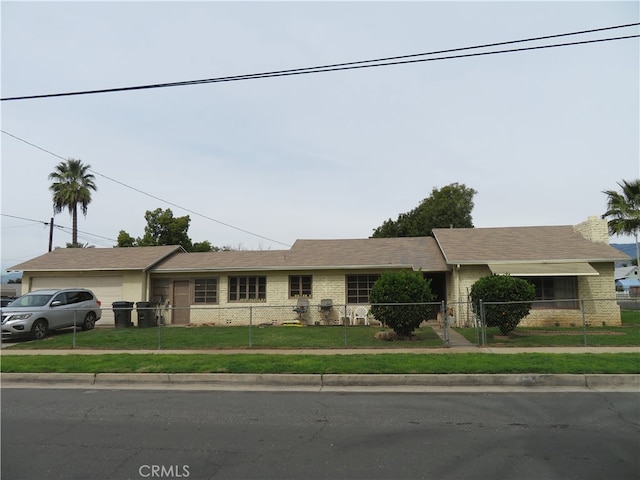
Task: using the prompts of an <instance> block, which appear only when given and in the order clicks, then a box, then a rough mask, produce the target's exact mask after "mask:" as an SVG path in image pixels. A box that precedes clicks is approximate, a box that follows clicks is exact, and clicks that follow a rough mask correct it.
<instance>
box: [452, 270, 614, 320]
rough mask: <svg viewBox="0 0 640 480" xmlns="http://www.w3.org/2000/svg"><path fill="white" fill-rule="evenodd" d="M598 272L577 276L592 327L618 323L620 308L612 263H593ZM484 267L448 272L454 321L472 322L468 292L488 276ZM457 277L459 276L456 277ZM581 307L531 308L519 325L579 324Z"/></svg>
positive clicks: (580, 293) (488, 271) (586, 315)
mask: <svg viewBox="0 0 640 480" xmlns="http://www.w3.org/2000/svg"><path fill="white" fill-rule="evenodd" d="M591 266H592V267H593V268H594V269H595V270H596V271H597V272H598V275H593V276H591V275H589V276H581V277H578V296H579V298H580V299H582V300H584V314H585V321H586V322H587V323H588V324H590V325H593V326H602V325H603V324H606V325H620V324H621V316H620V307H619V306H618V304H617V302H616V295H615V282H614V265H613V263H612V262H607V263H592V264H591ZM490 274H491V271H490V270H489V268H488V267H486V266H465V265H462V266H461V267H460V269H459V271H458V270H457V268H456V267H454V270H453V271H452V272H451V273H449V274H448V275H447V303H448V306H453V308H454V309H455V318H456V324H457V325H459V326H465V325H470V324H472V323H473V312H472V310H471V308H470V304H469V301H470V299H469V297H468V293H469V291H470V290H471V286H472V285H473V284H474V283H475V282H476V281H477V280H478V279H480V278H482V277H484V276H487V275H490ZM456 277H458V278H456ZM582 321H583V320H582V310H581V309H577V310H576V309H532V310H531V313H530V314H529V315H528V316H527V317H525V318H524V319H522V321H521V322H520V325H521V326H529V327H533V326H554V325H555V324H556V323H558V324H559V325H561V326H571V325H572V324H573V325H582Z"/></svg>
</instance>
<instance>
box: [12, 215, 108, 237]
mask: <svg viewBox="0 0 640 480" xmlns="http://www.w3.org/2000/svg"><path fill="white" fill-rule="evenodd" d="M0 215H2V216H3V217H8V218H15V219H17V220H25V221H27V222H33V223H41V224H43V225H45V226H50V225H51V221H45V220H35V219H33V218H26V217H19V216H17V215H9V214H7V213H0ZM53 226H54V227H55V228H57V229H59V230H63V231H65V232H71V231H72V230H73V229H72V228H71V227H66V226H64V225H59V224H57V223H55V222H54V223H53ZM78 233H79V234H83V235H88V236H89V237H84V238H86V239H92V238H101V239H103V240H108V241H110V242H116V243H117V240H115V239H113V238H109V237H103V236H102V235H97V234H95V233H90V232H84V231H82V230H78Z"/></svg>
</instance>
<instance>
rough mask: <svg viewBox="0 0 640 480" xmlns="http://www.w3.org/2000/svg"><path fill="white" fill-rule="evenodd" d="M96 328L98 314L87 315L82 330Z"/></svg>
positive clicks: (90, 313)
mask: <svg viewBox="0 0 640 480" xmlns="http://www.w3.org/2000/svg"><path fill="white" fill-rule="evenodd" d="M95 326H96V314H95V313H93V312H89V313H87V316H86V317H84V322H83V323H82V330H93V327H95Z"/></svg>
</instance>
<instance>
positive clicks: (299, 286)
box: [289, 275, 311, 298]
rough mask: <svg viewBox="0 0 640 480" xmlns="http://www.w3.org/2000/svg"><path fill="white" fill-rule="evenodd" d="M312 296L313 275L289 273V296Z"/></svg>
mask: <svg viewBox="0 0 640 480" xmlns="http://www.w3.org/2000/svg"><path fill="white" fill-rule="evenodd" d="M310 297H311V275H289V298H310Z"/></svg>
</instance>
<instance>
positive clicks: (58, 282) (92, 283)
mask: <svg viewBox="0 0 640 480" xmlns="http://www.w3.org/2000/svg"><path fill="white" fill-rule="evenodd" d="M31 285H33V287H32V290H38V289H42V288H88V289H89V290H91V291H92V292H93V293H95V294H96V297H98V300H100V302H102V318H101V319H100V321H99V322H98V323H97V325H98V326H107V325H108V326H113V324H114V319H113V308H112V306H111V304H112V303H113V302H120V301H122V277H121V276H112V277H36V278H34V279H33V280H32V282H31Z"/></svg>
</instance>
